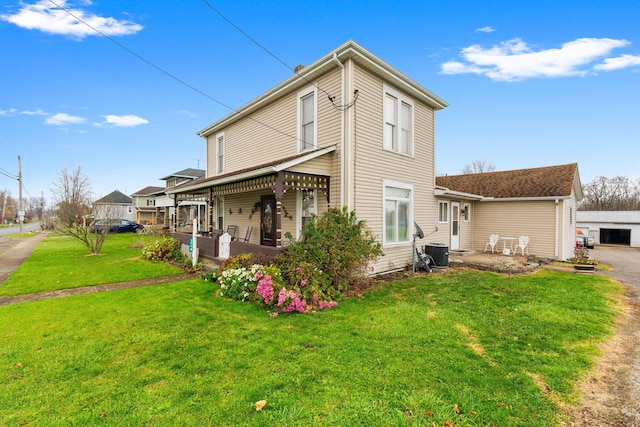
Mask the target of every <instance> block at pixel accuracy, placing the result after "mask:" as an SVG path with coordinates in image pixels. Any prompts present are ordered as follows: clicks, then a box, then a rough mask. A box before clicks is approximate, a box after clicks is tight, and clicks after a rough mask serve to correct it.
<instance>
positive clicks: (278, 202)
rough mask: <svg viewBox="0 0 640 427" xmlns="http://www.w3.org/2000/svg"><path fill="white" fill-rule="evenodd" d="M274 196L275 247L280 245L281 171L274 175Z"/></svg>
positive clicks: (282, 192)
mask: <svg viewBox="0 0 640 427" xmlns="http://www.w3.org/2000/svg"><path fill="white" fill-rule="evenodd" d="M273 192H274V193H275V196H276V248H279V247H282V196H283V194H284V191H283V188H282V171H280V172H278V175H277V176H276V186H275V188H274V189H273Z"/></svg>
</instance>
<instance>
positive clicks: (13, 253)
mask: <svg viewBox="0 0 640 427" xmlns="http://www.w3.org/2000/svg"><path fill="white" fill-rule="evenodd" d="M45 236H46V233H38V235H36V236H33V237H28V238H26V239H24V240H22V241H21V242H20V243H18V244H17V245H16V246H14V247H12V248H11V249H9V250H7V251H6V252H4V253H3V254H2V255H0V285H2V284H3V283H4V282H5V280H7V277H9V275H10V274H11V273H13V271H14V270H15V269H16V268H18V267H20V264H22V263H23V262H24V260H25V259H27V258H29V255H31V252H33V250H34V249H35V248H36V246H38V245H39V244H40V242H41V241H42V240H43V239H44V238H45Z"/></svg>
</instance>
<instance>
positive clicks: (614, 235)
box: [600, 228, 631, 246]
mask: <svg viewBox="0 0 640 427" xmlns="http://www.w3.org/2000/svg"><path fill="white" fill-rule="evenodd" d="M600 243H601V244H603V245H624V246H631V229H622V228H617V229H616V228H601V229H600Z"/></svg>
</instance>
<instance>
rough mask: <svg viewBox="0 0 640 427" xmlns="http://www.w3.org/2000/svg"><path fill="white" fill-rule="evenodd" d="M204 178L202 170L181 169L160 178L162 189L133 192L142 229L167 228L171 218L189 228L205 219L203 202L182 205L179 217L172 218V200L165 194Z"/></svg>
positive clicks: (173, 212) (136, 213) (187, 202)
mask: <svg viewBox="0 0 640 427" xmlns="http://www.w3.org/2000/svg"><path fill="white" fill-rule="evenodd" d="M204 176H205V171H204V170H203V169H193V168H188V169H183V170H181V171H179V172H175V173H172V174H171V175H167V176H165V177H163V178H160V180H162V181H164V182H165V185H164V187H156V186H149V187H145V188H143V189H141V190H139V191H136V192H135V193H133V194H132V195H131V197H132V199H133V207H134V210H135V215H136V221H137V222H139V223H141V224H144V225H158V226H161V227H165V228H169V227H170V225H171V223H172V221H173V218H174V217H176V220H177V222H178V223H179V224H183V225H186V224H190V223H191V220H192V219H193V218H198V219H200V218H204V217H205V216H206V215H205V207H206V201H204V200H185V201H181V202H180V204H179V206H178V209H177V212H178V215H177V216H175V212H176V210H175V208H174V199H173V197H170V196H169V195H168V194H167V191H168V190H170V189H176V188H179V187H180V186H182V185H186V184H188V183H189V182H191V181H194V180H196V179H199V178H202V177H204Z"/></svg>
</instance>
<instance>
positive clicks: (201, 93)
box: [49, 0, 302, 141]
mask: <svg viewBox="0 0 640 427" xmlns="http://www.w3.org/2000/svg"><path fill="white" fill-rule="evenodd" d="M49 2H50V3H52V4H53V5H54V6H56V7H57V8H59V9H60V10H62V11H64V12H65V13H66V14H68V15H69V16H71V17H72V18H74V19H75V20H77V21H78V22H81V23H83V24H84V25H86V26H87V27H89V28H91V29H92V30H93V31H95V32H96V33H98V34H99V35H101V36H102V37H104V38H105V39H107V40H109V41H110V42H111V43H113V44H115V45H116V46H118V47H119V48H121V49H123V50H125V51H126V52H127V53H129V54H130V55H133V56H134V57H136V58H138V59H139V60H140V61H142V62H144V63H146V64H147V65H149V66H151V67H153V68H155V69H156V70H157V71H159V72H161V73H162V74H164V75H165V76H167V77H169V78H171V79H173V80H175V81H177V82H178V83H180V84H182V85H184V86H186V87H188V88H189V89H191V90H193V91H194V92H196V93H199V94H200V95H202V96H204V97H206V98H208V99H209V100H211V101H213V102H215V103H217V104H219V105H221V106H223V107H225V108H228V109H229V110H231V111H233V112H235V113H238V114H241V115H242V116H243V117H245V118H247V119H250V120H252V121H254V122H255V123H258V124H260V125H262V126H264V127H266V128H268V129H271V130H273V131H275V132H278V133H279V134H281V135H284V136H286V137H288V138H292V139H294V140H296V141H302V140H300V139H299V138H297V137H295V136H293V135H289V134H288V133H286V132H284V131H282V130H280V129H277V128H275V127H273V126H271V125H268V124H266V123H263V122H261V121H259V120H257V119H255V118H253V117H251V116H249V115H244V114H242V113H241V112H240V111H238V110H236V109H235V108H233V107H231V106H229V105H227V104H225V103H224V102H222V101H219V100H217V99H216V98H214V97H212V96H211V95H209V94H207V93H206V92H203V91H201V90H200V89H198V88H196V87H195V86H193V85H191V84H189V83H187V82H185V81H184V80H182V79H181V78H179V77H177V76H175V75H173V74H171V73H170V72H168V71H166V70H164V69H163V68H161V67H160V66H158V65H156V64H154V63H153V62H151V61H149V60H148V59H146V58H144V57H143V56H141V55H139V54H138V53H136V52H134V51H133V50H131V49H129V48H128V47H126V46H125V45H123V44H122V43H120V42H118V41H116V40H115V39H113V38H111V37H109V36H108V35H106V34H105V33H103V32H102V31H100V30H98V29H97V28H95V27H93V26H92V25H91V24H89V23H88V22H86V21H84V20H82V19H81V18H80V17H78V16H76V15H75V14H74V13H72V12H71V11H70V10H68V9H67V8H65V7H63V6H60V5H59V4H58V3H56V2H55V1H53V0H49Z"/></svg>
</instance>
